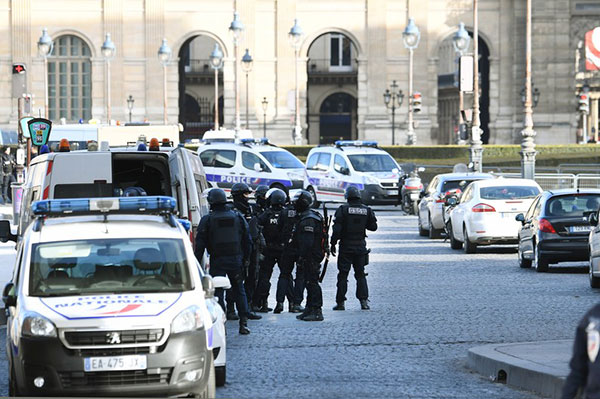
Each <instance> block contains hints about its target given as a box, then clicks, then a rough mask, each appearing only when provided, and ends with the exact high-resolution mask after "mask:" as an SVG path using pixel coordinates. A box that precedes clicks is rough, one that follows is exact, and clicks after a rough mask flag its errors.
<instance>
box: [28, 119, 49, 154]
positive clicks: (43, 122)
mask: <svg viewBox="0 0 600 399" xmlns="http://www.w3.org/2000/svg"><path fill="white" fill-rule="evenodd" d="M27 127H28V128H29V134H30V135H31V143H32V144H33V145H36V146H38V147H39V146H42V145H44V144H46V143H47V142H48V138H49V137H50V130H52V121H50V120H48V119H44V118H33V119H32V120H30V121H29V122H27Z"/></svg>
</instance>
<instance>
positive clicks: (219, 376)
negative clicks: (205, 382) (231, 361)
mask: <svg viewBox="0 0 600 399" xmlns="http://www.w3.org/2000/svg"><path fill="white" fill-rule="evenodd" d="M226 379H227V366H219V367H215V383H216V385H217V386H218V387H222V386H223V385H225V380H226Z"/></svg>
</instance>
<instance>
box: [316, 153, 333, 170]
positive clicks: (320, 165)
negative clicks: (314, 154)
mask: <svg viewBox="0 0 600 399" xmlns="http://www.w3.org/2000/svg"><path fill="white" fill-rule="evenodd" d="M330 163H331V154H329V153H327V152H322V153H321V155H320V156H319V161H318V162H317V166H316V168H317V169H318V170H327V169H329V164H330Z"/></svg>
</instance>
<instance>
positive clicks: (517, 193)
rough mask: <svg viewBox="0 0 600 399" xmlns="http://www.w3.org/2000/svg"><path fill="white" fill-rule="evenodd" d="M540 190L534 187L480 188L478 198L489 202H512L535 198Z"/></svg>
mask: <svg viewBox="0 0 600 399" xmlns="http://www.w3.org/2000/svg"><path fill="white" fill-rule="evenodd" d="M539 193H540V189H539V188H537V187H535V186H504V187H481V188H480V189H479V196H480V197H481V198H482V199H489V200H514V199H527V198H535V197H536V196H537V195H538V194H539Z"/></svg>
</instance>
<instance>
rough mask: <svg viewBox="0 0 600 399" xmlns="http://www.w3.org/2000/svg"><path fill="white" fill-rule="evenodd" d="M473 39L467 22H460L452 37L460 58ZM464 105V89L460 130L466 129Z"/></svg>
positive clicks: (460, 97) (460, 106)
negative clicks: (463, 112)
mask: <svg viewBox="0 0 600 399" xmlns="http://www.w3.org/2000/svg"><path fill="white" fill-rule="evenodd" d="M470 41H471V37H470V36H469V32H467V30H466V29H465V24H464V23H462V22H461V23H459V24H458V30H457V31H456V33H455V34H454V37H453V38H452V44H453V45H454V51H456V52H457V53H458V57H459V60H460V57H462V55H463V54H464V53H465V51H467V49H468V48H469V42H470ZM463 107H464V96H463V92H462V90H460V88H459V90H458V129H459V131H461V129H464V127H463V126H464V124H465V121H464V120H463V117H462V112H461V111H462V109H463ZM462 144H464V142H462Z"/></svg>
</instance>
